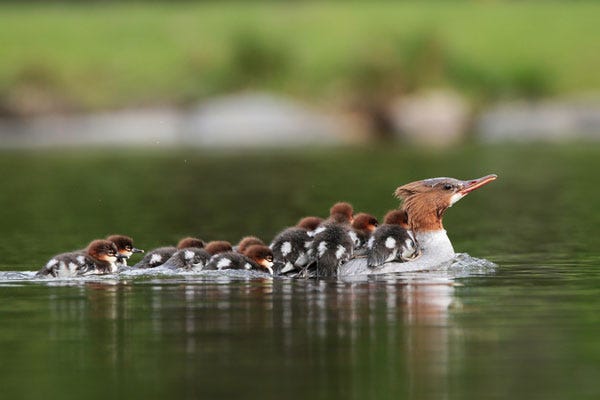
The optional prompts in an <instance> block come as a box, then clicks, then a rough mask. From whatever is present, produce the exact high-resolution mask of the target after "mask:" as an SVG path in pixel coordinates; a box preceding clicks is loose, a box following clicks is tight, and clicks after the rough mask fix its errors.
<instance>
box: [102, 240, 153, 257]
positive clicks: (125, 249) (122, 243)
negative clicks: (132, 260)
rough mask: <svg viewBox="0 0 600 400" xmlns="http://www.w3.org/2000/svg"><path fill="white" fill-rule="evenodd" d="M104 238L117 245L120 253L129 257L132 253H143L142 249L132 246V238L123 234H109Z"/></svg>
mask: <svg viewBox="0 0 600 400" xmlns="http://www.w3.org/2000/svg"><path fill="white" fill-rule="evenodd" d="M106 240H108V241H111V242H113V243H114V244H115V246H117V250H118V252H119V254H120V255H122V256H124V257H126V258H129V257H131V255H132V254H133V253H143V252H144V250H142V249H138V248H135V247H134V246H133V239H132V238H130V237H129V236H125V235H110V236H109V237H107V238H106Z"/></svg>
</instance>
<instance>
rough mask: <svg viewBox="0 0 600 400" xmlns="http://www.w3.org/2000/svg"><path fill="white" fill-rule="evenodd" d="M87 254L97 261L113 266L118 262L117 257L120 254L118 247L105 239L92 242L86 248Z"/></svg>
mask: <svg viewBox="0 0 600 400" xmlns="http://www.w3.org/2000/svg"><path fill="white" fill-rule="evenodd" d="M86 252H87V253H88V254H89V255H90V257H92V258H94V259H96V260H99V261H104V262H107V263H111V264H113V263H115V262H116V261H117V255H118V254H119V251H118V250H117V246H116V245H115V244H114V243H113V242H111V241H110V240H103V239H98V240H94V241H92V242H91V243H90V244H89V245H88V247H87V248H86Z"/></svg>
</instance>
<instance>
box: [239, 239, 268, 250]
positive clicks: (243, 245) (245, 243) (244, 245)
mask: <svg viewBox="0 0 600 400" xmlns="http://www.w3.org/2000/svg"><path fill="white" fill-rule="evenodd" d="M256 244H259V245H262V246H264V245H265V242H263V241H262V240H260V239H259V238H257V237H256V236H246V237H244V238H242V240H240V242H239V243H238V245H237V251H238V253H242V254H244V252H245V251H246V250H247V249H248V247H250V246H253V245H256Z"/></svg>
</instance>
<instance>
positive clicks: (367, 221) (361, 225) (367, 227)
mask: <svg viewBox="0 0 600 400" xmlns="http://www.w3.org/2000/svg"><path fill="white" fill-rule="evenodd" d="M377 225H379V222H377V218H375V217H374V216H372V215H371V214H367V213H358V214H356V215H355V216H354V221H352V227H353V228H354V229H356V230H359V231H365V232H373V231H374V230H375V229H377Z"/></svg>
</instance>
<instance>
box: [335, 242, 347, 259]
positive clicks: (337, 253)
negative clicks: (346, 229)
mask: <svg viewBox="0 0 600 400" xmlns="http://www.w3.org/2000/svg"><path fill="white" fill-rule="evenodd" d="M344 254H346V248H345V247H344V246H342V245H341V244H340V245H338V247H337V250H336V251H335V258H337V259H338V260H339V259H340V258H342V256H343V255H344Z"/></svg>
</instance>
